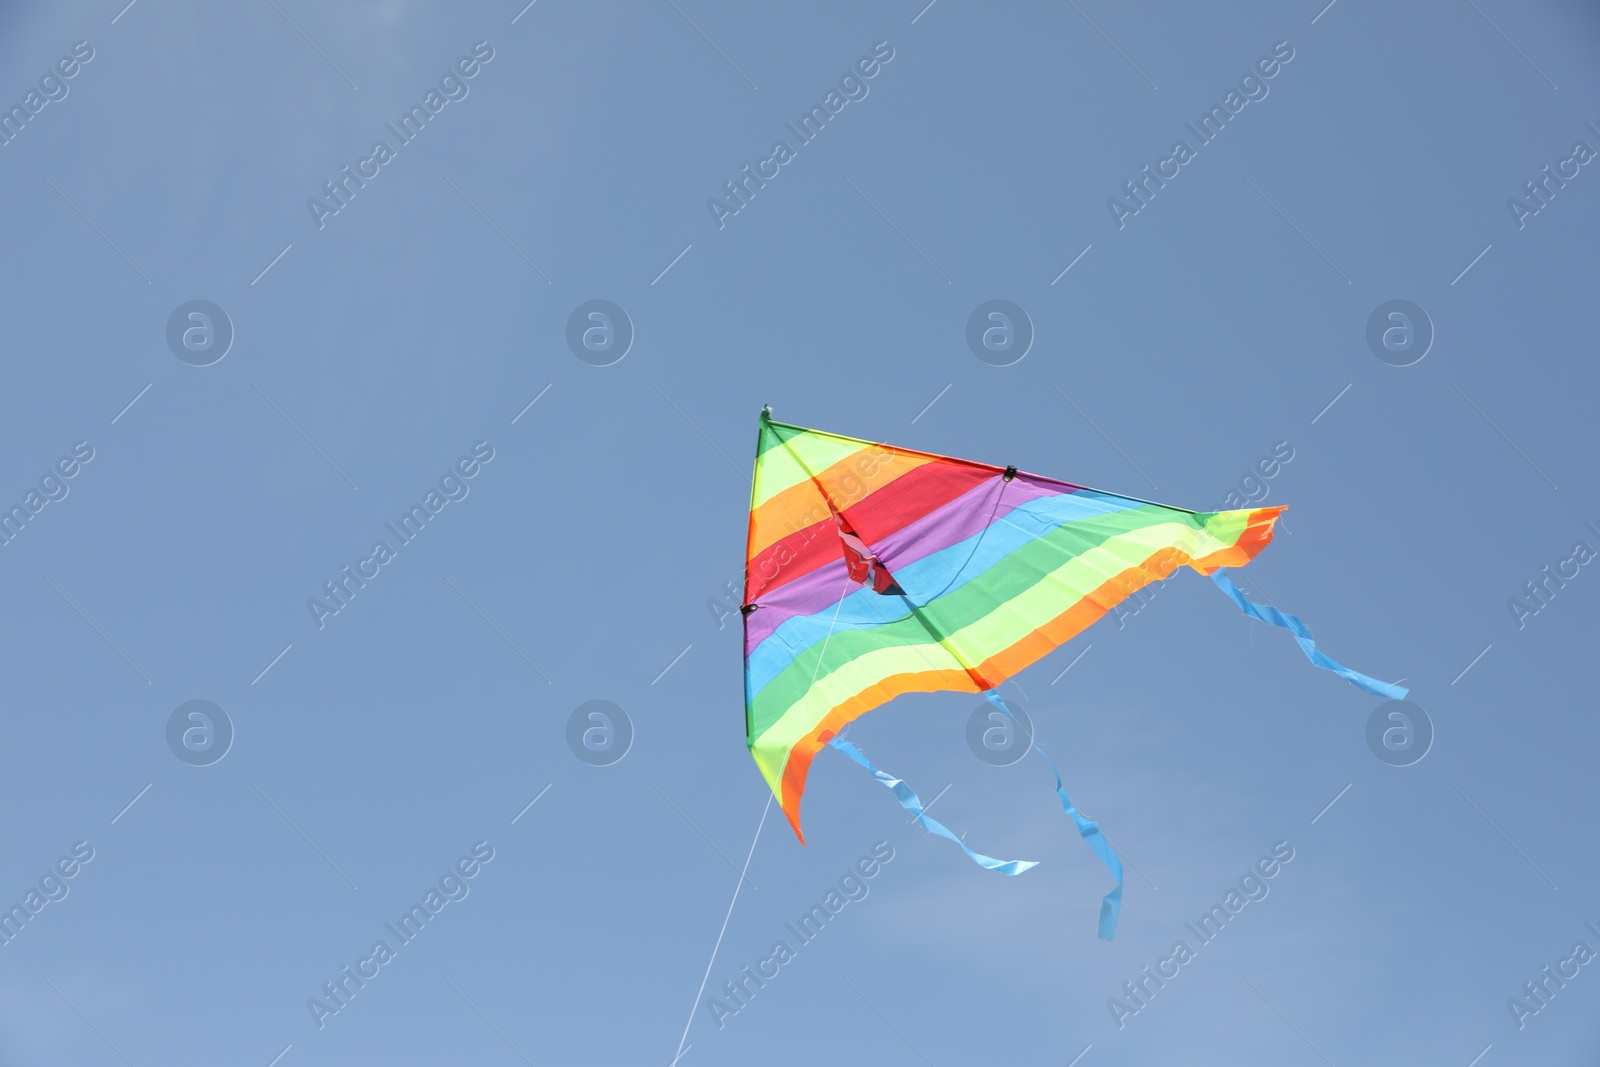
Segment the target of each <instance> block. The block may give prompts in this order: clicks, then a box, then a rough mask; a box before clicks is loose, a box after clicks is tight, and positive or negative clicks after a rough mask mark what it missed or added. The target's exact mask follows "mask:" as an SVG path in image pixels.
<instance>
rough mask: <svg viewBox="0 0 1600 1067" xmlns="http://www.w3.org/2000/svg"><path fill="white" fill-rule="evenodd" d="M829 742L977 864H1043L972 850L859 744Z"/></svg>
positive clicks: (1003, 869)
mask: <svg viewBox="0 0 1600 1067" xmlns="http://www.w3.org/2000/svg"><path fill="white" fill-rule="evenodd" d="M828 744H830V745H832V746H833V747H834V748H836V749H838V750H839V751H840V752H843V753H844V754H845V755H846V756H849V757H850V758H851V759H853V760H855V761H856V762H857V763H859V764H861V766H863V767H865V768H866V769H867V770H869V771H871V772H872V776H873V777H874V778H876V779H877V780H878V781H880V782H882V783H883V784H884V785H886V786H888V787H889V789H890V791H891V792H893V793H894V795H895V799H897V800H899V801H900V806H901V807H902V808H905V809H906V810H907V811H909V812H910V813H911V814H912V815H915V816H916V817H917V821H918V822H920V823H921V824H922V827H923V829H925V830H927V831H928V832H929V833H931V834H938V835H939V836H940V837H948V838H949V839H950V840H952V841H954V842H955V843H956V844H958V845H960V846H961V851H963V852H965V853H966V854H967V856H968V857H970V858H971V860H972V862H974V863H976V864H977V865H978V866H980V867H986V868H988V869H989V870H991V871H999V872H1000V873H1001V874H1021V873H1022V872H1023V871H1025V870H1028V869H1029V868H1030V867H1037V866H1038V865H1039V861H1038V860H997V859H995V858H994V857H993V856H985V855H984V854H983V853H981V852H974V851H972V849H970V848H968V847H967V843H966V842H965V841H963V840H961V838H959V837H957V836H956V835H955V834H953V833H951V832H950V830H949V828H948V827H946V826H945V825H944V824H943V823H941V822H939V821H938V820H937V819H935V818H933V817H931V816H930V815H928V814H927V813H926V812H925V811H924V810H923V807H922V799H921V798H920V797H918V796H917V794H916V793H914V792H913V791H912V789H911V787H910V786H908V785H906V784H905V783H904V782H902V781H901V780H900V779H898V778H896V777H894V776H893V775H892V774H889V773H887V772H885V771H880V770H879V769H878V768H876V767H874V766H873V765H872V761H871V760H869V759H867V757H866V756H864V755H862V753H861V750H860V749H859V748H857V747H856V746H855V745H852V744H851V743H850V742H848V741H846V740H845V739H844V738H842V737H838V736H837V735H836V736H835V737H834V738H833V739H832V740H831V741H829V742H828Z"/></svg>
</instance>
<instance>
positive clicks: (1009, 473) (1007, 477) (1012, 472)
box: [1001, 466, 1017, 482]
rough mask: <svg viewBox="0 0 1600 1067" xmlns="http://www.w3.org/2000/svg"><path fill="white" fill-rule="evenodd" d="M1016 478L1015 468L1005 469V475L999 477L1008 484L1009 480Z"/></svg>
mask: <svg viewBox="0 0 1600 1067" xmlns="http://www.w3.org/2000/svg"><path fill="white" fill-rule="evenodd" d="M1016 476H1017V468H1016V467H1015V466H1010V467H1007V468H1006V472H1005V474H1003V475H1001V477H1002V478H1004V479H1005V480H1006V481H1008V482H1009V481H1010V480H1011V479H1013V478H1015V477H1016Z"/></svg>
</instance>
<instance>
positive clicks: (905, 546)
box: [873, 474, 1062, 574]
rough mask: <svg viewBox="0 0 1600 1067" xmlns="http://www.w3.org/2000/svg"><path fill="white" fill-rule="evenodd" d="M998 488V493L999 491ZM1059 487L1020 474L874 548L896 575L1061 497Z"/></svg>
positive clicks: (975, 491)
mask: <svg viewBox="0 0 1600 1067" xmlns="http://www.w3.org/2000/svg"><path fill="white" fill-rule="evenodd" d="M996 486H998V487H999V491H998V492H997V491H996ZM1061 495H1062V489H1061V487H1060V483H1057V484H1055V485H1048V484H1041V481H1040V480H1038V479H1034V478H1030V477H1029V476H1028V475H1026V474H1018V475H1017V476H1016V477H1014V478H1012V479H1011V481H1009V482H1003V481H1000V480H999V479H996V480H995V481H991V482H984V483H983V484H982V485H978V486H974V487H973V488H971V489H969V490H967V491H966V492H965V493H962V494H961V495H960V496H958V497H956V498H955V499H954V500H952V501H950V503H948V504H946V505H945V506H944V507H942V508H939V509H938V510H937V511H933V512H930V513H929V514H927V515H925V516H923V517H922V518H921V519H918V520H917V521H916V522H913V523H908V524H907V525H905V526H902V527H901V528H900V529H898V530H896V531H895V532H894V533H892V534H889V535H888V536H887V537H885V538H883V539H882V540H880V541H878V542H877V543H876V544H875V545H873V548H874V549H875V550H876V551H877V554H878V558H879V559H881V560H883V564H884V566H886V567H888V568H889V573H890V574H893V573H894V572H895V570H896V569H898V568H900V567H907V566H910V565H911V564H913V563H915V562H917V561H918V560H920V559H926V558H927V557H928V556H931V555H933V554H934V553H935V552H942V551H944V550H945V549H947V548H949V547H950V546H951V545H954V544H959V543H960V542H962V541H965V540H966V539H967V538H969V537H974V536H976V535H977V534H978V533H979V532H981V531H982V530H983V529H984V528H985V527H987V526H988V525H990V524H991V523H993V522H994V521H995V520H997V519H999V518H1000V517H1001V516H1004V515H1007V514H1009V513H1010V512H1011V511H1012V509H1014V508H1018V507H1021V506H1022V505H1024V504H1030V503H1032V502H1033V501H1035V500H1040V499H1042V498H1044V497H1051V496H1061Z"/></svg>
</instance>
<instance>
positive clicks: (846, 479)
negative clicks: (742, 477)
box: [745, 445, 938, 559]
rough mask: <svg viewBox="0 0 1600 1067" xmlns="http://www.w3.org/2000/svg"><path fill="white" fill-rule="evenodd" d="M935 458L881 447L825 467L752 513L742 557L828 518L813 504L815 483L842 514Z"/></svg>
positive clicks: (824, 507)
mask: <svg viewBox="0 0 1600 1067" xmlns="http://www.w3.org/2000/svg"><path fill="white" fill-rule="evenodd" d="M779 447H782V446H779ZM878 448H882V449H883V450H884V454H882V455H880V454H878V453H877V452H875V451H874V450H875V449H878ZM937 458H938V457H936V456H928V455H924V454H922V453H919V452H907V451H905V450H904V449H894V450H892V451H891V450H890V449H889V448H888V446H886V445H873V446H871V447H869V448H861V449H857V450H856V451H854V452H852V453H850V454H849V455H848V456H846V457H844V458H843V459H841V460H839V461H838V462H837V463H834V464H831V465H830V466H829V467H828V468H827V469H826V470H824V471H822V472H821V473H820V474H818V475H817V476H816V478H815V479H814V480H813V479H810V478H807V479H806V480H805V481H802V482H796V483H795V484H794V485H791V486H789V488H787V489H784V490H782V491H781V492H779V493H777V494H776V495H775V496H773V497H772V498H771V499H769V500H767V501H766V503H764V504H762V505H760V506H759V507H757V508H756V509H755V510H754V511H752V512H751V513H750V544H749V549H748V550H747V552H746V553H745V558H746V559H755V558H756V556H758V555H760V554H761V552H762V551H763V550H764V549H766V548H767V547H769V546H770V545H772V544H774V543H775V542H777V541H780V540H782V539H783V538H785V537H788V536H789V535H790V534H791V533H794V532H796V531H797V530H799V529H803V528H804V527H806V526H810V525H813V524H815V523H817V522H822V521H827V520H828V519H829V514H828V505H827V504H826V503H824V502H823V501H822V500H820V499H818V498H819V497H820V496H821V495H822V494H820V493H819V492H818V491H817V484H818V483H821V485H822V488H823V489H824V490H826V492H827V494H828V496H830V497H831V498H832V499H833V500H834V502H835V504H836V505H837V506H839V507H840V509H841V510H843V509H844V508H847V507H850V506H852V505H854V504H859V503H860V502H861V501H862V500H865V499H866V498H867V497H869V496H871V495H872V494H873V493H875V492H876V491H878V490H879V489H882V488H883V487H884V486H886V485H888V484H890V483H891V482H893V481H894V480H895V479H896V478H899V477H901V476H903V475H905V474H908V473H910V472H911V471H913V470H916V469H917V468H918V467H920V466H922V465H923V464H924V463H928V462H930V461H932V460H934V459H937ZM819 512H820V514H818V513H819ZM797 516H798V517H799V518H800V522H799V523H798V524H796V522H795V518H796V517H797Z"/></svg>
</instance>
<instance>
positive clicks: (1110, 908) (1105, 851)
mask: <svg viewBox="0 0 1600 1067" xmlns="http://www.w3.org/2000/svg"><path fill="white" fill-rule="evenodd" d="M983 695H984V696H985V697H987V698H988V700H989V703H991V704H993V705H994V706H995V707H997V708H999V709H1000V710H1001V711H1003V712H1005V713H1006V714H1007V715H1011V709H1010V708H1008V707H1006V702H1005V700H1004V699H1002V698H1001V696H1000V694H999V693H996V692H995V691H994V690H992V689H991V690H989V691H988V692H986V693H984V694H983ZM1011 717H1012V719H1013V720H1015V719H1016V716H1014V715H1012V716H1011ZM1029 747H1030V748H1032V749H1033V750H1034V751H1035V752H1037V753H1039V755H1041V756H1043V757H1044V761H1045V762H1046V763H1048V764H1049V765H1050V773H1051V774H1053V775H1055V778H1056V796H1058V797H1060V798H1061V810H1062V811H1064V812H1066V813H1067V814H1068V815H1070V816H1072V821H1073V822H1074V823H1076V824H1077V826H1078V833H1079V835H1080V836H1082V838H1083V839H1084V840H1085V841H1086V842H1088V844H1089V847H1090V848H1092V849H1094V854H1095V855H1097V856H1099V857H1100V859H1101V861H1102V862H1103V863H1105V865H1106V867H1108V868H1109V869H1110V871H1111V876H1112V877H1113V878H1115V879H1116V880H1117V884H1116V885H1115V886H1113V887H1112V889H1111V892H1109V893H1107V894H1106V895H1105V898H1104V899H1102V900H1101V901H1100V930H1099V934H1100V940H1102V941H1110V940H1111V939H1112V938H1113V937H1115V936H1116V933H1117V916H1119V915H1121V914H1122V860H1120V859H1118V858H1117V854H1116V853H1115V852H1113V851H1111V843H1110V842H1109V841H1107V840H1106V835H1105V834H1102V833H1101V832H1100V824H1099V823H1097V822H1095V821H1094V820H1093V819H1090V818H1088V817H1087V816H1085V815H1084V814H1083V812H1081V811H1079V810H1078V809H1077V808H1075V807H1073V804H1072V799H1071V798H1070V797H1068V796H1067V790H1066V788H1065V787H1064V786H1062V784H1061V771H1060V770H1058V769H1057V768H1056V761H1055V760H1053V759H1051V758H1050V755H1049V753H1047V752H1045V750H1044V749H1042V748H1040V747H1039V745H1038V744H1037V743H1036V742H1034V741H1033V740H1032V739H1030V740H1029Z"/></svg>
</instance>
